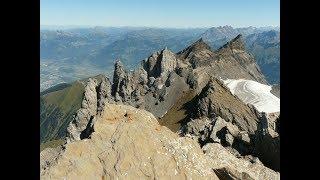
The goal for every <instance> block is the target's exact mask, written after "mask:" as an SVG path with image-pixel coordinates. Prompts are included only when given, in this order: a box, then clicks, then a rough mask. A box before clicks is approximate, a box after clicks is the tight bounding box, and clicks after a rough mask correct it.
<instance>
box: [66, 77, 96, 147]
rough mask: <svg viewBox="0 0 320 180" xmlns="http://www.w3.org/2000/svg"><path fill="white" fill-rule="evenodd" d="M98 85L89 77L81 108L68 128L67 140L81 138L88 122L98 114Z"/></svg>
mask: <svg viewBox="0 0 320 180" xmlns="http://www.w3.org/2000/svg"><path fill="white" fill-rule="evenodd" d="M96 86H97V83H96V81H95V80H93V79H91V78H89V80H88V83H87V85H86V87H85V92H84V98H83V101H82V105H81V108H80V109H79V110H78V111H77V113H76V115H75V117H74V119H73V121H72V122H71V123H70V124H69V126H68V128H67V131H68V133H67V141H72V140H80V139H81V137H80V135H81V132H82V131H83V130H85V129H86V127H87V124H88V122H89V121H90V120H92V118H93V117H94V116H95V115H96V114H97V92H96Z"/></svg>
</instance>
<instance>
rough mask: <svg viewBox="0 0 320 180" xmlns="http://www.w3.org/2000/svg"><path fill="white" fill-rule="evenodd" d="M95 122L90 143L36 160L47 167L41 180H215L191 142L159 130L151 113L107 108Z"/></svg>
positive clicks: (76, 143) (69, 146)
mask: <svg viewBox="0 0 320 180" xmlns="http://www.w3.org/2000/svg"><path fill="white" fill-rule="evenodd" d="M96 118H97V121H96V122H95V124H94V132H93V133H92V134H91V136H90V137H89V139H83V140H80V141H74V142H71V143H68V144H66V145H65V148H64V150H61V152H60V153H56V151H53V150H50V151H51V152H54V154H55V155H56V156H57V158H56V159H55V158H54V157H52V154H51V155H50V153H47V155H46V156H45V157H44V156H42V157H41V159H42V161H43V162H45V161H46V160H45V159H46V157H48V162H49V163H51V166H43V167H44V168H43V169H42V170H41V179H63V178H66V179H79V178H80V177H81V179H115V178H119V179H128V178H129V179H141V178H142V179H191V178H192V179H218V178H217V176H216V175H215V173H214V171H213V170H212V169H211V168H210V163H209V162H208V161H207V160H206V157H205V155H204V154H203V152H202V150H201V148H200V147H199V145H198V144H197V142H196V141H194V140H192V139H190V138H186V137H179V136H178V135H177V134H175V133H173V132H171V131H170V130H169V129H168V128H166V127H163V126H160V125H159V124H158V122H157V120H156V118H155V117H154V116H153V115H152V114H151V113H149V112H147V111H144V110H139V109H135V108H133V107H131V106H125V105H110V104H107V105H106V107H105V109H104V113H103V114H102V115H101V116H99V117H98V116H96ZM46 151H47V150H45V151H43V152H42V154H46V153H45V152H46ZM57 154H59V155H57ZM53 159H55V160H54V161H53Z"/></svg>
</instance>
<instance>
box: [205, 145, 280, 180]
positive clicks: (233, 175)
mask: <svg viewBox="0 0 320 180" xmlns="http://www.w3.org/2000/svg"><path fill="white" fill-rule="evenodd" d="M202 149H203V150H204V152H205V155H206V156H207V158H208V159H209V161H210V162H211V167H212V168H213V169H214V170H215V172H216V174H217V176H218V177H219V178H220V179H224V178H226V177H227V179H268V180H278V179H280V173H278V172H275V171H273V170H271V169H269V168H267V167H265V166H263V164H262V163H261V162H259V161H256V162H253V163H252V162H249V161H247V160H245V159H244V158H236V157H235V156H233V155H232V154H231V153H230V152H228V151H227V150H226V149H225V148H224V147H223V146H221V145H220V144H218V143H209V144H207V145H205V146H204V147H203V148H202Z"/></svg>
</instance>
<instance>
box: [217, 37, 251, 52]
mask: <svg viewBox="0 0 320 180" xmlns="http://www.w3.org/2000/svg"><path fill="white" fill-rule="evenodd" d="M228 47H229V48H231V49H238V50H245V46H244V43H243V39H242V35H241V34H239V35H238V36H236V37H235V38H233V39H232V40H231V41H229V42H227V43H226V44H225V45H223V46H222V47H221V48H220V49H223V48H228Z"/></svg>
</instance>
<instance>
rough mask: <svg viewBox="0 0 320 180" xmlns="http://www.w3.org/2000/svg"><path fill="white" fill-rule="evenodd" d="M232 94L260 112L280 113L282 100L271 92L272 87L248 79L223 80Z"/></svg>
mask: <svg viewBox="0 0 320 180" xmlns="http://www.w3.org/2000/svg"><path fill="white" fill-rule="evenodd" d="M222 81H223V82H224V84H225V85H227V87H228V88H229V89H230V91H231V93H232V94H234V95H236V96H238V97H239V98H240V99H241V100H242V101H243V102H244V103H247V104H252V105H253V106H254V107H256V108H257V109H258V111H260V112H266V113H272V112H280V99H279V98H278V97H276V96H275V95H273V94H272V93H271V92H270V91H271V89H272V87H271V86H268V85H265V84H261V83H258V82H256V81H252V80H246V79H227V80H222Z"/></svg>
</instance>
